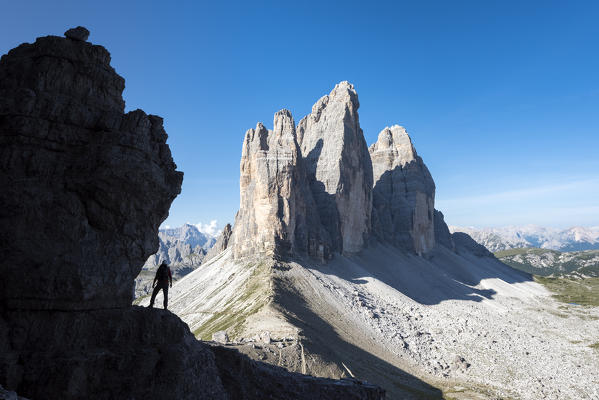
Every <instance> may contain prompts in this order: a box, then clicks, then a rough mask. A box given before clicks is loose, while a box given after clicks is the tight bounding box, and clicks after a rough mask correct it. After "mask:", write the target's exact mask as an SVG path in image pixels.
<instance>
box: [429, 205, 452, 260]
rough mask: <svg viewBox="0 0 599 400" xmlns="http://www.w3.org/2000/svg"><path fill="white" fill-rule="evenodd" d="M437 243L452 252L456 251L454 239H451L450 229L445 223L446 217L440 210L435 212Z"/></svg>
mask: <svg viewBox="0 0 599 400" xmlns="http://www.w3.org/2000/svg"><path fill="white" fill-rule="evenodd" d="M434 220H435V243H436V244H439V245H441V246H445V247H447V248H448V249H450V250H454V247H455V246H454V244H453V239H452V238H451V233H450V232H449V228H448V226H447V224H446V223H445V217H444V216H443V213H442V212H441V211H439V210H435V216H434Z"/></svg>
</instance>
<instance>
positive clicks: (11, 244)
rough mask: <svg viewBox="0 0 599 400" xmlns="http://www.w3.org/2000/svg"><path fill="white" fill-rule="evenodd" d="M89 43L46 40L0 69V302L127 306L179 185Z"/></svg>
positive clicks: (154, 120) (161, 144) (156, 127)
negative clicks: (126, 106) (127, 110)
mask: <svg viewBox="0 0 599 400" xmlns="http://www.w3.org/2000/svg"><path fill="white" fill-rule="evenodd" d="M124 87H125V82H124V80H123V78H121V77H120V76H118V75H117V74H116V72H115V71H114V69H113V68H112V67H111V66H110V54H109V53H108V52H107V51H106V49H104V48H103V47H101V46H95V45H92V44H91V43H88V42H85V41H80V40H73V39H64V38H59V37H55V36H48V37H43V38H39V39H37V41H36V42H35V43H34V44H23V45H21V46H19V47H17V48H15V49H13V50H11V51H10V52H9V53H8V54H6V55H4V56H2V58H1V59H0V179H1V181H2V182H3V190H2V191H0V203H1V204H2V207H1V208H0V220H1V221H2V227H3V228H2V230H0V242H1V243H3V245H2V250H1V251H0V257H1V258H2V262H1V263H0V274H1V275H2V277H3V278H2V279H1V280H0V301H2V302H3V303H4V304H6V305H7V306H8V307H10V308H35V309H95V308H100V307H117V306H119V307H123V306H128V305H129V304H130V302H131V299H132V290H133V286H132V285H133V279H134V278H135V276H137V274H138V273H139V270H140V269H141V266H142V265H143V263H144V261H145V260H146V259H147V257H148V256H149V255H150V254H152V253H153V252H155V251H156V248H157V245H158V240H157V237H156V231H157V228H158V226H159V225H160V223H161V222H162V221H163V220H164V219H165V218H166V217H167V215H168V209H169V207H170V204H171V202H172V201H173V199H174V198H175V196H177V194H178V193H179V192H180V188H181V182H182V178H183V174H182V173H181V172H178V171H176V170H175V168H176V166H175V164H174V162H173V159H172V157H171V153H170V150H169V147H168V146H167V145H166V138H167V135H166V133H165V131H164V129H163V126H162V119H161V118H160V117H157V116H153V115H147V114H146V113H144V112H143V111H141V110H136V111H132V112H129V113H126V114H125V113H124V107H125V103H124V101H123V99H122V97H121V93H122V91H123V89H124Z"/></svg>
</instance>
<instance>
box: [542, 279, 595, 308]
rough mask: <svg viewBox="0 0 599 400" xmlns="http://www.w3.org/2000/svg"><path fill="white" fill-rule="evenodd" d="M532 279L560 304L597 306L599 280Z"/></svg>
mask: <svg viewBox="0 0 599 400" xmlns="http://www.w3.org/2000/svg"><path fill="white" fill-rule="evenodd" d="M534 279H535V281H537V282H539V283H541V284H542V285H544V286H545V287H546V288H547V289H549V290H550V291H552V292H553V293H554V295H553V297H554V298H556V299H557V300H559V301H561V302H564V303H575V304H578V305H581V306H594V307H597V306H599V278H586V279H580V278H578V279H577V278H572V277H568V276H560V277H551V276H535V277H534Z"/></svg>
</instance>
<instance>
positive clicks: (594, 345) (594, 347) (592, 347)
mask: <svg viewBox="0 0 599 400" xmlns="http://www.w3.org/2000/svg"><path fill="white" fill-rule="evenodd" d="M589 347H590V348H591V349H595V350H597V351H599V342H597V343H593V344H590V345H589Z"/></svg>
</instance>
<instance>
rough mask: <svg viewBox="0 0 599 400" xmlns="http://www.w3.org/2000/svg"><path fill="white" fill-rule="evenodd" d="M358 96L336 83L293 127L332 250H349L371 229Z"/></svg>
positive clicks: (367, 165)
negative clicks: (310, 111)
mask: <svg viewBox="0 0 599 400" xmlns="http://www.w3.org/2000/svg"><path fill="white" fill-rule="evenodd" d="M359 106H360V103H359V102H358V95H357V93H356V91H355V90H354V87H353V85H351V84H350V83H348V82H341V83H339V84H338V85H337V86H335V88H334V89H333V90H332V91H331V93H330V94H329V95H327V96H324V97H322V98H321V99H320V100H318V102H317V103H316V104H314V106H313V107H312V113H310V114H309V115H308V116H306V117H305V118H303V119H302V120H301V121H300V123H299V125H298V128H297V130H298V142H299V145H300V147H301V153H302V157H303V158H304V159H305V160H306V163H305V165H306V172H307V176H308V180H309V183H310V188H311V190H312V194H313V197H314V201H315V203H316V206H317V211H318V213H319V214H320V220H321V222H322V224H323V226H324V228H325V229H326V230H327V232H328V233H329V235H330V237H331V241H332V249H333V250H334V251H338V252H344V253H355V252H357V251H359V250H361V249H362V247H363V246H364V245H365V244H366V242H367V240H368V236H369V234H370V229H371V221H370V216H371V208H372V193H371V191H372V164H371V162H370V157H369V155H368V147H367V146H366V141H365V140H364V134H363V132H362V129H361V128H360V122H359V118H358V107H359Z"/></svg>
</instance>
